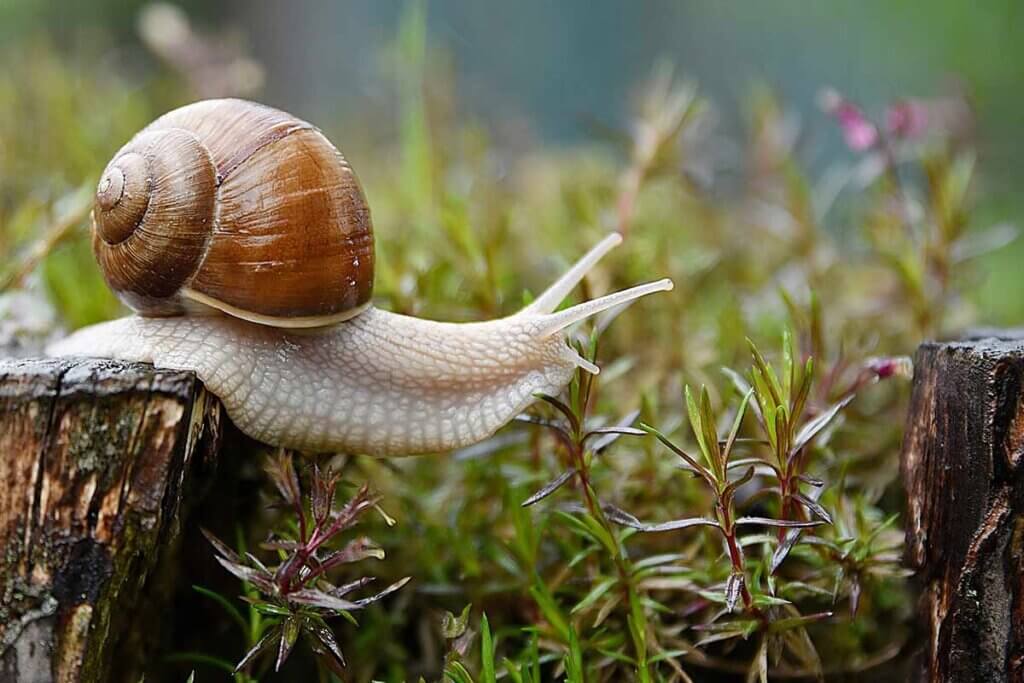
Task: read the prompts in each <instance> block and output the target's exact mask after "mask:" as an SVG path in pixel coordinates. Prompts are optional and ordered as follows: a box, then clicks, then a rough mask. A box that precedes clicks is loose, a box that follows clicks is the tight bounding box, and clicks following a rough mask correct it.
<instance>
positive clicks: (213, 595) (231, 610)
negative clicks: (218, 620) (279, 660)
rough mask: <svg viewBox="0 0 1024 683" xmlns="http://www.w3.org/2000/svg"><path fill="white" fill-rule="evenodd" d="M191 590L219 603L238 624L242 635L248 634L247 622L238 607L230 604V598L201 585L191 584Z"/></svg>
mask: <svg viewBox="0 0 1024 683" xmlns="http://www.w3.org/2000/svg"><path fill="white" fill-rule="evenodd" d="M192 590H194V591H195V592H196V593H199V594H200V595H204V596H206V597H208V598H210V599H211V600H213V601H214V602H216V603H217V604H218V605H220V606H221V607H222V608H223V609H224V611H225V612H226V613H227V615H228V616H229V617H231V620H232V621H234V622H235V623H236V624H238V627H239V628H240V629H242V635H243V636H247V635H249V622H247V621H246V620H245V617H243V616H242V613H241V612H240V611H238V608H237V607H235V606H234V605H232V604H231V601H230V600H228V599H227V598H225V597H224V596H223V595H221V594H220V593H217V592H216V591H212V590H210V589H209V588H204V587H203V586H197V585H195V584H193V585H192Z"/></svg>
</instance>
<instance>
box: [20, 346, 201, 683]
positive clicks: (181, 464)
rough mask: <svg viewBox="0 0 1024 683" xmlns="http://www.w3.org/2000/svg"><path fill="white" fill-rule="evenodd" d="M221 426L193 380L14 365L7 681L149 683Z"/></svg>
mask: <svg viewBox="0 0 1024 683" xmlns="http://www.w3.org/2000/svg"><path fill="white" fill-rule="evenodd" d="M220 423H221V407H220V404H219V402H218V401H217V400H216V399H215V398H214V397H213V396H212V395H210V394H208V393H207V392H206V390H205V389H204V388H203V387H202V385H201V384H200V382H199V381H198V380H197V379H196V377H195V376H194V375H193V374H192V373H188V372H171V371H159V370H154V369H153V368H152V367H150V366H147V365H138V364H125V363H118V362H112V361H97V360H75V361H72V360H60V359H46V360H0V482H2V488H0V682H4V683H6V682H8V681H18V682H19V683H35V682H39V683H43V682H47V681H89V682H93V681H108V680H110V681H121V680H127V681H138V680H139V678H140V675H141V672H142V666H143V661H144V658H145V657H146V656H147V655H148V654H150V653H151V652H152V647H153V646H154V645H155V642H152V641H153V640H155V638H156V637H157V635H158V633H159V628H158V625H157V624H155V623H153V622H152V620H149V621H144V618H143V614H144V610H150V612H149V613H150V614H152V613H153V612H152V610H154V608H156V609H159V607H160V604H161V602H163V601H164V600H166V599H167V598H165V597H163V596H164V595H168V596H169V594H170V591H168V590H156V589H155V587H157V586H166V585H169V582H170V581H173V579H172V578H169V577H168V574H169V573H173V571H174V567H175V562H173V561H168V560H167V558H169V557H173V555H174V553H175V552H176V543H177V541H178V537H179V534H180V531H181V524H182V520H183V518H184V516H185V514H186V513H187V511H188V508H189V507H190V505H191V504H192V501H193V500H194V499H196V498H198V493H197V492H198V490H199V489H201V488H202V482H203V481H204V480H205V479H208V477H207V476H206V475H207V474H208V473H209V471H210V470H211V469H212V468H213V467H214V465H215V460H216V455H217V450H218V447H219V439H220Z"/></svg>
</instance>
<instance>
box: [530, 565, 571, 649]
mask: <svg viewBox="0 0 1024 683" xmlns="http://www.w3.org/2000/svg"><path fill="white" fill-rule="evenodd" d="M530 595H531V596H532V597H533V599H534V601H535V602H536V603H537V607H539V608H540V611H541V614H543V615H544V618H545V619H546V620H547V622H548V623H549V624H551V628H553V629H554V630H555V632H556V633H557V634H558V637H559V639H560V640H561V641H562V642H563V643H567V642H569V622H568V621H567V620H566V618H565V616H564V615H563V614H562V610H560V609H559V608H558V603H556V602H555V598H554V596H553V595H551V592H550V591H549V590H548V587H547V586H546V585H544V584H543V583H542V582H541V581H540V579H538V580H537V582H536V583H535V584H534V585H532V586H530Z"/></svg>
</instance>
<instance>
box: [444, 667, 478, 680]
mask: <svg viewBox="0 0 1024 683" xmlns="http://www.w3.org/2000/svg"><path fill="white" fill-rule="evenodd" d="M444 675H445V676H447V677H448V678H449V679H450V680H451V681H452V683H474V681H473V676H472V675H471V674H470V673H469V671H467V670H466V667H464V666H463V665H462V663H461V662H449V663H448V665H447V666H445V668H444Z"/></svg>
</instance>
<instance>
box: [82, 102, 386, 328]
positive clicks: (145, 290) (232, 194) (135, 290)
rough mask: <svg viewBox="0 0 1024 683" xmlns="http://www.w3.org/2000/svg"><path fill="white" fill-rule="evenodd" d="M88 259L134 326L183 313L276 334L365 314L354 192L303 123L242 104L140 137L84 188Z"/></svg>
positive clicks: (339, 161) (197, 108)
mask: <svg viewBox="0 0 1024 683" xmlns="http://www.w3.org/2000/svg"><path fill="white" fill-rule="evenodd" d="M93 228H94V230H93V248H94V251H95V254H96V258H97V260H98V261H99V264H100V267H101V269H102V271H103V274H104V277H105V278H106V280H107V282H108V284H109V285H110V287H111V288H112V289H113V290H114V291H115V292H116V293H117V294H118V296H120V297H121V299H122V300H123V301H125V302H126V303H127V304H128V305H129V306H131V307H132V308H134V309H135V310H137V311H139V312H140V313H142V314H144V315H174V314H178V313H182V312H184V311H185V310H186V309H187V308H189V307H190V306H191V305H194V304H193V303H192V302H199V303H201V304H204V305H207V306H212V307H214V308H218V309H221V310H222V311H224V312H227V313H229V314H231V315H234V316H237V317H241V318H245V319H248V320H253V321H256V322H260V323H265V324H270V325H278V326H283V327H309V326H315V325H322V324H327V323H330V322H334V321H336V320H342V319H345V318H346V317H351V315H354V314H355V313H358V312H359V311H361V310H362V308H363V307H364V306H365V305H366V304H367V303H368V302H369V300H370V296H371V294H372V288H373V265H374V249H373V229H372V224H371V221H370V214H369V208H368V207H367V204H366V200H365V198H364V196H363V193H362V189H361V187H360V186H359V181H358V179H357V178H356V176H355V174H354V173H353V171H352V169H351V167H350V166H349V165H348V163H347V162H346V161H345V159H344V157H342V155H341V153H340V152H338V150H337V149H336V148H335V147H334V146H333V145H331V143H330V142H329V141H328V140H327V138H325V137H324V136H323V135H322V134H321V133H320V131H318V130H317V129H316V128H314V127H313V126H312V125H310V124H308V123H306V122H305V121H302V120H300V119H297V118H295V117H293V116H291V115H290V114H287V113H285V112H281V111H278V110H276V109H272V108H270V107H266V106H263V105H259V104H255V103H252V102H245V101H242V100H207V101H203V102H197V103H194V104H191V105H187V106H185V107H182V108H180V109H176V110H174V111H172V112H170V113H168V114H166V115H164V116H162V117H160V118H159V119H157V120H156V121H154V122H153V123H152V124H150V125H149V126H147V127H146V128H145V129H143V130H142V131H141V132H140V133H139V134H138V135H136V136H135V137H134V138H133V139H132V140H131V141H129V143H128V144H127V145H125V146H124V147H123V148H122V149H121V150H120V151H119V152H118V153H117V154H116V155H115V156H114V159H113V160H112V161H111V162H110V164H109V165H108V166H107V168H106V169H105V170H104V172H103V174H102V176H101V178H100V182H99V185H98V186H97V189H96V202H95V208H94V211H93Z"/></svg>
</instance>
